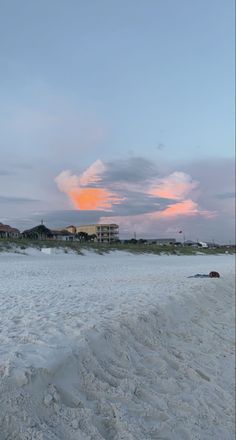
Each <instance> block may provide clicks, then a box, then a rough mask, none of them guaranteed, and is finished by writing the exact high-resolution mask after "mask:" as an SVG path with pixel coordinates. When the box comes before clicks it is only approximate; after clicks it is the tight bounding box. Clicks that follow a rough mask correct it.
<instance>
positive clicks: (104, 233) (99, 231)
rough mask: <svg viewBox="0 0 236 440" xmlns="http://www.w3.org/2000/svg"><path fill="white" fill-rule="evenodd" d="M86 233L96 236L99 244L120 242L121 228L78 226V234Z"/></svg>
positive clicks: (112, 225)
mask: <svg viewBox="0 0 236 440" xmlns="http://www.w3.org/2000/svg"><path fill="white" fill-rule="evenodd" d="M79 232H85V233H86V234H88V235H96V237H97V241H98V242H99V243H111V242H113V241H116V240H119V226H118V225H116V224H109V223H108V224H95V225H81V226H76V233H77V234H78V233H79Z"/></svg>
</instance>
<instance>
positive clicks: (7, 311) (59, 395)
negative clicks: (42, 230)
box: [0, 252, 235, 440]
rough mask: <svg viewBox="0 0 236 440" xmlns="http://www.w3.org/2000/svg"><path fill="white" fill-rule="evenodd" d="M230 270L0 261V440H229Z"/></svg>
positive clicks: (108, 260)
mask: <svg viewBox="0 0 236 440" xmlns="http://www.w3.org/2000/svg"><path fill="white" fill-rule="evenodd" d="M29 253H30V252H29ZM233 267H234V258H233V257H232V256H230V255H227V256H220V257H219V256H193V257H177V256H169V257H167V256H166V257H165V256H154V255H143V256H137V255H133V256H132V255H127V254H121V253H114V254H111V255H105V256H97V255H94V254H89V255H87V256H85V257H82V256H75V255H60V254H58V255H47V254H44V255H41V254H40V255H38V254H37V253H34V254H30V255H25V256H15V257H13V256H7V255H1V256H0V283H1V287H0V307H1V313H2V315H1V324H0V356H1V357H0V377H1V385H0V439H1V440H7V439H9V440H31V439H35V440H56V439H59V440H104V439H106V440H149V439H150V440H151V439H160V440H161V439H162V440H164V439H165V440H188V439H189V440H194V439H196V440H197V439H201V440H210V439H214V440H215V439H216V440H222V439H224V440H233V439H234V395H233V392H234V391H233V390H234V342H235V341H234V319H235V316H234V307H233V306H234V276H233ZM210 270H218V271H219V272H220V273H221V275H222V276H221V278H220V279H194V278H191V279H188V278H187V277H188V276H189V275H192V274H194V273H196V272H202V273H208V272H209V271H210Z"/></svg>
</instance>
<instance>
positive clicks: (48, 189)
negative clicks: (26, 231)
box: [0, 0, 234, 238]
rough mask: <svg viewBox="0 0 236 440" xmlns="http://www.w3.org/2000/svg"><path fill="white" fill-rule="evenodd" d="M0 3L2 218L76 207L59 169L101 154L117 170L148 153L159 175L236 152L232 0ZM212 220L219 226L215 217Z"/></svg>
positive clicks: (76, 168)
mask: <svg viewBox="0 0 236 440" xmlns="http://www.w3.org/2000/svg"><path fill="white" fill-rule="evenodd" d="M0 8H1V14H0V29H1V31H0V32H1V36H0V37H1V38H0V55H1V56H0V94H1V102H0V115H1V116H0V117H1V124H0V125H1V126H0V135H1V141H0V142H1V143H0V148H1V157H2V160H1V165H0V184H1V183H2V184H1V191H0V196H1V197H2V200H4V202H3V201H2V203H1V202H0V216H2V218H3V220H4V219H6V220H9V222H10V221H11V223H12V222H15V223H16V219H18V222H19V223H22V222H23V220H21V219H22V218H23V217H24V218H25V221H26V220H27V221H26V223H27V222H28V223H30V221H31V222H34V221H35V220H36V217H34V216H36V215H37V212H39V214H41V213H43V214H44V216H45V217H47V213H50V216H51V217H50V221H51V222H53V216H52V213H53V211H55V212H58V211H60V210H62V211H63V212H64V213H65V211H68V212H69V211H73V210H74V209H75V206H72V205H70V200H69V199H68V198H67V197H66V196H65V194H63V193H62V192H60V191H59V190H58V187H57V185H56V184H55V178H56V176H58V175H60V173H61V172H63V171H64V170H71V173H73V174H74V173H75V174H76V175H81V173H83V172H84V170H85V169H87V168H88V167H90V166H91V164H93V163H94V162H96V161H97V160H98V159H100V160H101V161H102V162H103V163H105V164H107V165H106V166H107V167H108V168H109V165H108V163H112V162H114V163H117V161H123V163H124V162H125V161H126V162H127V163H128V162H129V164H130V163H131V162H130V160H131V159H135V158H136V157H138V158H140V157H141V158H143V159H145V160H148V161H149V162H150V163H155V164H156V167H157V170H158V171H157V175H158V176H159V179H160V178H164V176H167V175H171V173H173V172H175V171H181V172H182V171H183V170H184V169H185V173H188V169H190V168H191V167H192V168H191V169H193V168H194V170H195V174H196V176H195V175H191V177H192V178H193V179H194V178H195V179H197V180H198V174H201V167H202V165H198V166H197V164H199V163H205V164H206V163H209V166H210V167H211V168H212V164H213V162H214V163H217V165H216V167H217V166H218V162H217V161H219V162H221V163H222V164H226V163H227V164H229V163H230V161H232V160H233V157H234V2H233V1H231V0H224V1H222V0H204V1H203V0H199V1H197V2H195V1H191V0H188V1H187V0H179V1H177V0H165V1H164V0H148V1H143V0H142V1H141V0H126V1H124V0H120V1H119V2H117V1H114V0H90V1H85V0H83V1H82V0H76V1H75V0H69V1H66V0H50V1H48V0H47V1H46V0H41V1H40V2H36V1H32V0H31V1H28V0H24V1H23V2H19V1H16V0H15V1H14V0H12V1H1V2H0ZM188 164H189V165H188ZM194 164H195V166H194ZM228 166H229V167H230V166H231V165H227V166H226V165H225V168H224V169H223V170H222V171H221V173H222V175H221V179H222V192H221V194H223V193H224V194H227V193H228V194H229V193H230V194H232V191H233V177H232V183H231V187H230V188H229V186H230V185H229V183H228V182H227V184H226V185H225V190H224V174H225V173H226V174H228V168H227V167H228ZM231 168H232V166H231ZM231 168H230V169H231ZM109 169H110V168H109ZM196 170H198V172H197V171H196ZM158 173H159V174H158ZM231 174H232V171H231ZM209 175H211V182H209V186H211V185H213V186H214V172H213V171H212V170H211V171H209ZM206 176H207V171H206ZM147 180H148V175H147ZM203 180H204V179H203ZM205 180H206V181H205ZM205 180H204V182H201V181H199V185H198V187H199V191H200V188H201V184H202V191H203V192H204V191H205V189H204V188H205V187H207V177H206V178H205ZM159 184H160V181H159ZM204 185H205V186H204ZM219 193H220V192H219V191H218V192H217V194H219ZM7 197H8V200H9V202H8V203H6V198H7ZM14 197H18V198H19V199H27V198H28V199H29V200H32V199H33V200H39V202H38V204H37V206H36V205H35V202H32V203H30V202H23V201H22V200H21V203H20V202H19V203H18V204H13V203H10V200H11V198H14ZM3 198H4V199H3ZM0 200H1V198H0ZM218 200H221V201H222V200H225V199H223V198H221V199H219V198H218ZM230 202H231V204H232V197H230ZM130 203H131V204H132V201H130ZM210 203H211V201H210V200H209V204H210ZM222 203H223V202H222ZM224 203H225V202H224ZM227 203H228V202H227ZM13 205H14V206H13ZM121 208H122V206H121ZM217 209H219V208H217ZM76 210H78V207H77V208H76ZM121 211H122V209H121ZM23 213H24V215H23ZM77 214H78V215H79V214H80V213H77ZM89 214H93V215H94V216H95V217H94V218H97V217H99V213H98V212H97V213H94V212H93V213H89V212H88V218H89ZM74 215H75V214H74V213H73V216H74ZM116 215H118V212H116ZM57 218H58V214H57ZM69 218H70V217H69V214H68V220H69ZM73 218H74V217H73ZM185 220H186V219H185ZM0 221H1V218H0ZM189 221H190V220H189ZM194 221H195V220H194ZM209 221H210V220H206V219H205V225H206V229H205V231H206V235H207V234H208V232H207V231H208V229H207V228H208V227H209ZM217 221H218V224H217ZM221 221H223V220H221ZM79 222H80V218H79V217H78V222H77V223H79ZM178 222H179V223H181V219H178ZM191 222H193V218H192V217H191ZM211 222H214V225H215V226H214V227H215V228H216V232H217V234H219V233H220V230H221V229H220V226H219V219H218V220H217V218H215V220H211ZM23 223H24V222H23ZM23 223H22V225H23ZM121 223H122V221H121ZM188 224H189V223H188ZM212 224H213V223H211V227H212ZM217 225H218V226H217ZM150 227H151V232H152V230H153V232H154V230H155V225H154V226H153V224H152V225H151V226H150ZM186 227H187V226H186ZM152 228H154V229H152ZM230 230H231V232H230V233H229V235H230V234H231V235H232V230H233V229H232V225H231V229H230ZM127 231H128V230H127ZM151 232H150V233H151ZM161 232H162V233H163V234H164V233H165V232H166V233H167V232H168V230H167V229H166V230H165V229H163V228H162V229H161ZM127 233H128V232H127ZM201 233H202V234H203V235H204V227H203V232H202V230H201ZM225 238H226V237H225ZM227 238H228V237H227Z"/></svg>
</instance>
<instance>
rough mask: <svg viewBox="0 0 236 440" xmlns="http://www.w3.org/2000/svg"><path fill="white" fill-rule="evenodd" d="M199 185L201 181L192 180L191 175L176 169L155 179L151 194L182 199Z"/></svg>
mask: <svg viewBox="0 0 236 440" xmlns="http://www.w3.org/2000/svg"><path fill="white" fill-rule="evenodd" d="M198 185H199V182H197V181H194V180H192V178H191V176H190V175H188V174H186V173H183V172H181V171H175V172H174V173H172V174H170V175H169V176H166V177H163V178H161V179H157V180H155V181H154V182H153V186H152V188H151V190H150V194H152V195H153V196H157V197H162V198H166V199H175V200H182V199H184V198H185V197H186V196H188V194H189V193H191V191H192V190H193V189H195V188H197V187H198Z"/></svg>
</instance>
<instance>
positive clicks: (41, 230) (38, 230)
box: [23, 225, 52, 236]
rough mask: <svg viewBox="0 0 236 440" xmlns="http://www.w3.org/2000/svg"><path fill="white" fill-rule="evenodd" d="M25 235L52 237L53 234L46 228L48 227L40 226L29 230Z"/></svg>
mask: <svg viewBox="0 0 236 440" xmlns="http://www.w3.org/2000/svg"><path fill="white" fill-rule="evenodd" d="M23 234H40V235H48V236H51V235H52V232H51V231H50V229H48V228H46V226H44V225H38V226H35V227H34V228H31V229H27V230H26V231H24V232H23Z"/></svg>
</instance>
